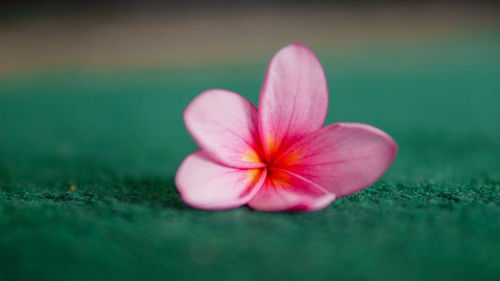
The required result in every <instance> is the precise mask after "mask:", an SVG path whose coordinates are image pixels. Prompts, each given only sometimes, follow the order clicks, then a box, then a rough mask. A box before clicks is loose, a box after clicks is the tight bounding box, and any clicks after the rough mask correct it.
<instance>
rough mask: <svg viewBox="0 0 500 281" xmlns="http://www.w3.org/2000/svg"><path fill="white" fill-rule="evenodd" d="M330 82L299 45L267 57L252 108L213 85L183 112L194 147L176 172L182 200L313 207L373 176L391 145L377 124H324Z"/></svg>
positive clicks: (386, 162)
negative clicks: (261, 81)
mask: <svg viewBox="0 0 500 281" xmlns="http://www.w3.org/2000/svg"><path fill="white" fill-rule="evenodd" d="M327 110H328V88H327V84H326V78H325V74H324V72H323V68H322V66H321V64H320V62H319V60H318V59H317V57H316V56H315V55H314V53H313V52H312V50H311V49H309V47H307V46H306V45H304V44H302V43H293V44H290V45H288V46H285V47H284V48H282V49H281V50H280V51H278V53H276V54H275V55H274V57H273V58H272V59H271V62H270V63H269V67H268V69H267V73H266V76H265V78H264V83H263V85H262V89H261V91H260V101H259V109H257V108H256V107H255V106H254V105H253V104H251V103H250V102H249V101H248V100H247V99H245V98H244V97H242V96H240V95H238V94H236V93H233V92H230V91H226V90H219V89H212V90H207V91H205V92H203V93H201V94H200V95H198V96H197V97H196V98H195V99H194V100H193V101H192V102H191V103H190V104H189V105H188V107H187V108H186V110H185V111H184V121H185V124H186V127H187V129H188V131H189V133H190V134H191V136H192V137H193V138H194V140H195V141H196V143H197V144H198V145H199V146H200V148H201V149H200V150H198V151H195V152H193V153H192V154H190V155H189V156H188V157H186V159H184V161H183V162H182V164H181V165H180V167H179V169H178V170H177V174H176V177H175V183H176V185H177V189H178V190H179V192H180V195H181V197H182V199H183V200H184V202H186V203H187V204H188V205H190V206H193V207H196V208H201V209H210V210H218V209H229V208H236V207H240V206H242V205H245V204H248V206H250V207H252V208H254V209H257V210H261V211H286V210H302V211H316V210H320V209H322V208H324V207H326V206H328V205H329V204H330V203H331V202H332V201H333V200H334V199H335V198H336V197H340V196H346V195H349V194H351V193H354V192H356V191H358V190H361V189H363V188H365V187H367V186H369V185H371V184H372V183H374V182H375V181H376V180H377V179H378V178H380V177H381V176H382V174H383V173H384V172H385V171H386V170H387V168H389V166H390V165H391V163H392V161H393V160H394V157H395V156H396V152H397V145H396V143H395V142H394V140H393V139H392V138H391V137H390V136H389V135H387V134H386V133H384V132H383V131H381V130H379V129H377V128H374V127H372V126H369V125H365V124H359V123H336V124H331V125H328V126H326V127H323V128H322V126H323V123H324V122H325V118H326V113H327Z"/></svg>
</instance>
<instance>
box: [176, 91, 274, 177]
mask: <svg viewBox="0 0 500 281" xmlns="http://www.w3.org/2000/svg"><path fill="white" fill-rule="evenodd" d="M184 122H185V123H186V128H187V130H188V131H189V133H190V134H191V136H192V137H193V139H194V140H195V141H196V143H197V144H198V145H199V146H200V148H202V149H203V151H205V152H206V153H207V154H208V155H210V157H211V158H213V159H214V160H217V161H218V162H220V163H223V164H225V165H228V166H231V167H235V168H256V167H264V166H265V165H264V164H263V163H261V161H260V158H261V156H260V155H262V152H261V146H260V140H259V133H258V129H257V109H256V108H255V106H254V105H253V104H252V103H250V102H249V101H248V100H247V99H246V98H244V97H242V96H240V95H238V94H236V93H233V92H230V91H226V90H219V89H212V90H207V91H205V92H203V93H201V94H199V95H198V96H197V97H196V98H195V99H193V101H191V103H190V104H189V105H188V106H187V107H186V110H185V111H184Z"/></svg>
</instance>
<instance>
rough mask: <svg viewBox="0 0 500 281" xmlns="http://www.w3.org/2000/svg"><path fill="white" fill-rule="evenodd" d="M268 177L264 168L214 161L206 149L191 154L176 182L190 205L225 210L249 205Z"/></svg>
mask: <svg viewBox="0 0 500 281" xmlns="http://www.w3.org/2000/svg"><path fill="white" fill-rule="evenodd" d="M265 178H266V173H265V172H264V171H263V169H237V168H231V167H227V166H224V165H221V164H219V163H217V162H214V161H213V160H212V159H211V158H210V157H209V156H208V155H207V154H205V152H203V151H196V152H194V153H192V154H190V155H189V156H188V157H186V159H184V161H183V162H182V164H181V165H180V167H179V169H178V170H177V174H176V176H175V185H176V186H177V189H178V190H179V193H180V195H181V198H182V200H183V201H184V202H186V203H187V204H188V205H190V206H192V207H196V208H200V209H208V210H221V209H230V208H236V207H240V206H242V205H245V204H246V203H248V201H250V199H252V198H253V197H254V196H255V194H256V193H257V192H258V191H259V189H260V187H261V186H262V183H263V182H264V180H265Z"/></svg>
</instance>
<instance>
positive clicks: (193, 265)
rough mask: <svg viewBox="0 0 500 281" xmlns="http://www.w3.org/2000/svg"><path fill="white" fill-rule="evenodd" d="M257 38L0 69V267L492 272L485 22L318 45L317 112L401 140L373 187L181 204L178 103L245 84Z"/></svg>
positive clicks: (138, 274)
mask: <svg viewBox="0 0 500 281" xmlns="http://www.w3.org/2000/svg"><path fill="white" fill-rule="evenodd" d="M270 55H271V54H266V55H264V56H263V58H262V61H258V62H255V63H252V64H248V63H242V64H241V65H238V66H231V67H229V66H213V67H208V66H207V67H202V68H196V69H194V68H191V69H189V68H182V69H175V68H173V67H172V68H166V69H134V70H129V69H106V70H97V71H96V70H90V69H88V70H82V69H74V68H73V69H72V68H68V69H64V70H47V71H45V72H39V73H32V74H16V75H10V76H7V77H4V78H2V79H1V80H0V280H92V279H95V280H249V281H250V280H315V279H316V280H368V279H371V280H426V279H427V280H430V279H435V280H499V279H500V256H499V255H500V254H499V253H500V160H499V159H500V114H499V113H498V107H499V106H500V82H499V81H500V80H499V79H500V67H499V65H500V36H499V34H498V33H488V34H475V35H463V36H459V35H457V36H456V37H454V38H449V39H447V40H444V39H443V40H440V41H432V42H423V43H420V44H416V45H400V46H395V45H387V44H374V45H373V46H369V47H354V48H351V49H349V50H345V51H342V52H336V53H328V52H323V53H320V54H319V56H320V59H321V60H322V61H323V63H324V66H325V69H326V71H327V76H328V81H329V85H330V91H331V107H330V112H329V117H328V120H327V121H328V122H329V123H331V122H335V121H358V122H366V123H370V124H373V125H375V126H378V127H380V128H382V129H384V130H385V131H387V132H388V133H389V134H391V135H392V136H393V137H394V138H395V140H396V141H397V142H398V144H399V147H400V150H399V154H398V157H397V159H396V161H395V162H394V164H393V166H392V167H391V168H390V170H389V171H388V172H387V174H386V175H385V176H384V177H383V178H382V179H381V180H380V181H378V182H377V183H376V184H374V185H373V186H371V187H370V188H368V189H366V190H364V191H362V192H359V193H357V194H355V195H352V196H349V197H347V198H341V199H338V200H336V201H335V202H334V203H333V204H332V205H331V206H329V207H328V208H327V209H325V210H324V211H321V212H317V213H277V214H268V213H259V212H255V211H252V210H251V209H248V208H240V209H236V210H231V211H222V212H206V211H199V210H194V209H191V208H188V207H186V206H185V205H184V204H183V203H182V201H180V199H179V196H178V194H177V193H176V190H175V187H174V185H173V176H174V173H175V169H176V168H177V166H178V164H179V163H180V161H181V160H182V159H183V157H184V156H185V155H187V154H188V153H189V152H191V151H192V150H194V149H195V145H194V143H193V142H192V141H191V140H190V139H189V136H188V135H187V133H186V131H185V129H184V127H183V124H182V120H181V113H182V110H183V108H184V107H185V105H186V104H187V103H188V102H189V100H191V99H192V98H193V97H194V96H195V95H196V94H198V93H199V92H201V91H202V90H204V89H207V88H212V87H218V88H227V89H230V90H234V91H237V92H240V93H242V94H244V95H245V96H247V97H248V98H250V99H251V100H252V101H253V102H256V101H257V98H258V90H259V87H260V83H261V79H262V76H263V74H264V70H265V65H266V63H267V59H268V58H269V57H270ZM71 185H75V186H76V187H77V190H76V191H70V186H71Z"/></svg>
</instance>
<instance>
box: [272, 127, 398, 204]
mask: <svg viewBox="0 0 500 281" xmlns="http://www.w3.org/2000/svg"><path fill="white" fill-rule="evenodd" d="M397 149H398V147H397V144H396V142H394V140H393V139H392V138H391V137H390V136H389V135H388V134H386V133H384V132H383V131H381V130H379V129H377V128H374V127H372V126H370V125H365V124H359V123H337V124H332V125H329V126H326V127H324V128H322V129H321V130H319V131H317V132H315V133H313V134H312V135H310V136H308V137H306V138H304V139H302V140H301V141H299V142H297V143H295V144H294V145H293V146H292V147H290V148H289V150H288V151H287V152H285V153H284V154H283V155H282V157H281V158H280V159H278V160H277V164H276V165H277V166H278V167H281V168H283V169H287V170H289V171H291V172H294V173H296V174H299V175H301V176H303V177H304V178H307V179H309V180H311V181H313V182H314V183H316V184H318V185H320V186H321V187H323V188H324V189H326V190H328V191H329V192H332V193H335V194H336V195H337V196H339V197H340V196H345V195H349V194H351V193H354V192H356V191H358V190H360V189H363V188H365V187H367V186H369V185H371V184H372V183H374V182H375V181H376V180H377V179H379V178H380V177H381V176H382V175H383V174H384V172H385V171H386V170H387V169H388V168H389V166H390V165H391V163H392V162H393V160H394V158H395V157H396V153H397Z"/></svg>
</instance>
